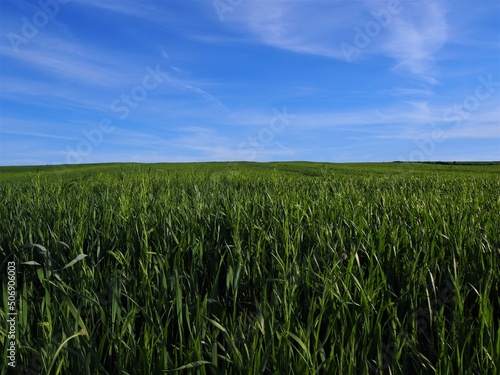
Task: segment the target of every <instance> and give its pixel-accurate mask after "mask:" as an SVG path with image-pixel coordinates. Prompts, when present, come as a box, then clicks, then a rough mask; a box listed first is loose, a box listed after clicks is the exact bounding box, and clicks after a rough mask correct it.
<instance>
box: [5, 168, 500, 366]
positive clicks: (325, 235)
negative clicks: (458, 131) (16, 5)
mask: <svg viewBox="0 0 500 375" xmlns="http://www.w3.org/2000/svg"><path fill="white" fill-rule="evenodd" d="M0 198H1V201H0V255H1V256H0V280H1V288H2V306H3V307H2V309H1V310H0V319H1V321H2V323H1V325H0V343H1V345H0V348H2V349H1V350H2V353H1V355H2V360H1V364H2V374H5V373H9V365H8V362H9V359H8V357H9V353H10V352H9V346H10V340H9V339H8V337H9V333H11V332H12V327H14V329H15V337H16V339H15V357H16V368H15V370H13V371H12V373H19V374H21V373H26V374H92V375H94V374H169V373H171V374H432V373H436V372H437V373H439V374H498V373H500V324H499V316H500V164H499V163H491V164H487V163H485V164H424V163H415V164H409V163H408V164H407V163H384V164H326V163H325V164H323V163H299V162H297V163H194V164H107V165H79V166H71V167H70V166H59V167H53V166H45V167H3V168H0ZM12 270H13V271H12ZM11 271H12V272H11ZM10 274H15V282H10V281H9V280H10V279H8V275H10ZM12 285H14V287H13V288H10V286H12ZM9 288H10V289H9ZM10 292H12V293H14V294H15V296H14V297H13V298H10V295H11V294H12V293H11V294H9V293H10ZM12 301H13V302H14V303H11V302H12ZM11 307H12V309H10V310H9V308H11ZM9 311H15V312H16V314H17V315H15V325H12V324H11V325H9V324H8V323H7V322H8V320H9V319H10V317H11V315H9Z"/></svg>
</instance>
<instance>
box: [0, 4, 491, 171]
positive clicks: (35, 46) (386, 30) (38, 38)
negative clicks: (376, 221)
mask: <svg viewBox="0 0 500 375" xmlns="http://www.w3.org/2000/svg"><path fill="white" fill-rule="evenodd" d="M0 29H1V42H0V73H1V80H0V165H38V164H64V163H95V162H119V161H136V162H163V161H165V162H178V161H212V160H217V161H226V160H247V161H272V160H310V161H331V162H349V161H353V162H356V161H392V160H409V161H417V160H500V3H499V2H498V1H496V0H491V1H490V0H482V1H479V2H471V1H462V0H453V1H451V0H448V1H446V0H439V1H433V0H426V1H417V0H400V1H398V0H388V1H374V0H371V1H364V0H345V1H344V0H335V1H332V0H330V1H316V0H288V1H285V0H280V1H271V0H267V1H266V0H215V1H213V0H203V1H202V0H182V1H178V0H168V1H166V0H165V1H159V0H156V1H150V0H149V1H138V0H119V1H118V0H117V1H114V0H113V1H112V0H40V1H22V0H0Z"/></svg>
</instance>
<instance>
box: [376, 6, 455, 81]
mask: <svg viewBox="0 0 500 375" xmlns="http://www.w3.org/2000/svg"><path fill="white" fill-rule="evenodd" d="M403 4H404V9H403V11H402V12H401V14H400V15H399V16H398V17H395V18H394V20H393V21H392V22H391V24H390V25H389V26H388V29H389V33H388V36H387V39H386V40H385V41H384V43H383V45H382V51H383V52H385V53H386V54H388V55H389V56H391V57H393V58H394V59H395V60H396V65H395V66H394V69H396V70H403V71H405V72H409V73H411V74H413V75H414V76H417V77H419V78H421V79H423V80H425V81H427V82H428V83H431V84H435V83H437V82H438V80H437V79H436V78H435V71H434V69H435V66H434V63H435V62H436V53H437V52H438V51H439V50H440V49H441V48H442V47H443V46H444V45H445V43H446V41H447V40H448V26H447V21H446V10H445V9H444V6H443V5H442V4H441V2H438V1H430V2H417V3H414V4H410V3H403Z"/></svg>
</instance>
